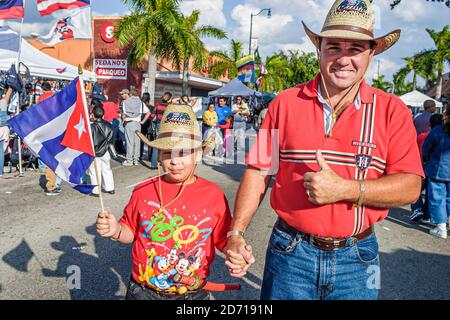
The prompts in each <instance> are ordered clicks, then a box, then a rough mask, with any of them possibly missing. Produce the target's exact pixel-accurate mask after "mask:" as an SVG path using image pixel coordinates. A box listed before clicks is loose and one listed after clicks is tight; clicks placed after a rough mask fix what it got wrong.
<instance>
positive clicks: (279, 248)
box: [269, 226, 298, 254]
mask: <svg viewBox="0 0 450 320" xmlns="http://www.w3.org/2000/svg"><path fill="white" fill-rule="evenodd" d="M297 244H298V240H297V239H296V238H295V237H294V236H292V235H291V234H289V233H286V232H284V231H283V230H280V229H279V228H278V227H277V226H275V227H273V230H272V235H271V237H270V241H269V246H270V250H271V251H272V252H275V253H280V254H290V253H292V252H294V250H295V248H296V247H297Z"/></svg>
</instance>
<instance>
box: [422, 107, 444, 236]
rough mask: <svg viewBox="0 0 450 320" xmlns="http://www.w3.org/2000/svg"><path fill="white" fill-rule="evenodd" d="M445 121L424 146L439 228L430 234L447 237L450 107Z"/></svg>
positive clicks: (430, 197)
mask: <svg viewBox="0 0 450 320" xmlns="http://www.w3.org/2000/svg"><path fill="white" fill-rule="evenodd" d="M444 119H445V120H444V124H443V125H441V126H436V127H435V128H433V130H431V132H430V135H429V136H428V137H427V138H426V139H425V142H424V144H423V149H422V156H423V161H424V162H425V173H426V176H427V178H428V203H429V210H430V218H431V222H432V223H434V224H436V227H435V228H433V229H431V230H430V234H431V235H433V236H435V237H438V238H443V239H446V238H447V226H446V223H447V222H448V223H449V224H450V220H449V217H450V107H447V109H446V110H445V113H444Z"/></svg>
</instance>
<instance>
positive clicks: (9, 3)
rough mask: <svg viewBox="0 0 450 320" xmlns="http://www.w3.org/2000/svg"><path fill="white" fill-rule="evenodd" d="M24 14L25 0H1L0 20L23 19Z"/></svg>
mask: <svg viewBox="0 0 450 320" xmlns="http://www.w3.org/2000/svg"><path fill="white" fill-rule="evenodd" d="M23 15H24V9H23V0H0V20H7V19H21V18H23Z"/></svg>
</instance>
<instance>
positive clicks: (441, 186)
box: [428, 178, 450, 224]
mask: <svg viewBox="0 0 450 320" xmlns="http://www.w3.org/2000/svg"><path fill="white" fill-rule="evenodd" d="M428 203H429V206H430V218H431V222H432V223H436V224H438V223H446V222H447V221H448V217H449V215H450V182H449V181H440V180H436V179H433V178H428Z"/></svg>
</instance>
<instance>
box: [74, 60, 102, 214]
mask: <svg viewBox="0 0 450 320" xmlns="http://www.w3.org/2000/svg"><path fill="white" fill-rule="evenodd" d="M78 74H79V76H80V87H81V92H82V94H83V104H84V106H85V108H84V112H85V115H86V119H87V121H89V112H88V110H87V105H86V101H87V100H86V93H85V92H84V81H83V68H82V67H81V65H80V64H79V65H78ZM88 132H89V136H90V137H91V141H92V132H91V126H90V124H89V125H88ZM92 149H93V150H94V169H95V176H96V178H97V187H98V195H99V199H100V207H101V208H102V212H103V211H105V205H104V203H103V194H102V184H101V183H100V182H101V181H100V174H99V172H98V166H97V157H96V156H95V146H94V145H93V144H92Z"/></svg>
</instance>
